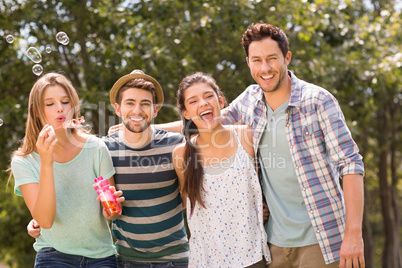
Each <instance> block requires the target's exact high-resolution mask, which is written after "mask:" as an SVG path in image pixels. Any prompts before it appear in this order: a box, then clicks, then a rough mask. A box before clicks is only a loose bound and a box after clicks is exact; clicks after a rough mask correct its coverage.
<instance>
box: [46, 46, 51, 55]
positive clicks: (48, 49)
mask: <svg viewBox="0 0 402 268" xmlns="http://www.w3.org/2000/svg"><path fill="white" fill-rule="evenodd" d="M45 51H46V53H48V54H49V53H50V52H52V48H51V47H50V46H46V49H45Z"/></svg>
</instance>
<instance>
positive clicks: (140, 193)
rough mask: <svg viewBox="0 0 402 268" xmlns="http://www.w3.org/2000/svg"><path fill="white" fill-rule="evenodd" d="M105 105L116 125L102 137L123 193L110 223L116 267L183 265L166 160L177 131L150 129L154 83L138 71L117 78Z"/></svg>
mask: <svg viewBox="0 0 402 268" xmlns="http://www.w3.org/2000/svg"><path fill="white" fill-rule="evenodd" d="M110 103H111V104H112V105H113V106H114V108H115V111H116V114H117V115H118V116H119V117H121V119H122V129H121V130H120V131H118V132H116V133H114V134H112V135H109V136H107V137H106V138H105V143H106V145H107V147H108V149H109V151H110V153H111V156H112V160H113V165H114V167H115V169H116V174H115V183H116V188H117V189H119V190H122V191H123V192H124V197H125V202H123V203H122V215H121V217H120V218H119V219H117V220H115V221H113V223H112V228H113V235H114V236H115V238H116V240H117V242H116V249H117V253H118V260H119V266H120V267H126V268H128V267H159V268H165V267H166V268H167V267H187V265H188V249H189V248H188V241H187V235H186V231H185V227H184V221H183V213H182V209H183V208H182V201H181V196H180V192H179V184H178V180H177V175H176V172H175V171H174V168H173V164H172V152H173V148H174V147H175V146H176V145H177V144H179V143H181V142H182V141H183V137H182V136H181V135H179V134H177V133H171V132H167V131H164V130H160V129H154V128H153V127H151V122H152V120H153V119H154V118H155V117H156V115H157V114H158V111H159V109H160V108H161V107H162V105H163V91H162V88H161V86H160V84H159V83H158V82H157V81H156V80H155V79H154V78H153V77H151V76H149V75H146V74H145V73H143V72H142V71H140V70H135V71H133V72H132V73H130V74H128V75H125V76H123V77H121V78H120V79H119V80H117V82H116V83H115V84H114V86H113V88H112V90H111V91H110Z"/></svg>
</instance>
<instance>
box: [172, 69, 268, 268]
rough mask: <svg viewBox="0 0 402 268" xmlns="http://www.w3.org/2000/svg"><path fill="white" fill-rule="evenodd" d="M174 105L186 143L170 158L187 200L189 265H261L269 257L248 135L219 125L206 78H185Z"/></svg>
mask: <svg viewBox="0 0 402 268" xmlns="http://www.w3.org/2000/svg"><path fill="white" fill-rule="evenodd" d="M177 103H178V107H179V109H180V110H181V113H182V115H183V117H184V118H185V122H184V130H183V133H184V134H185V136H186V143H185V144H181V145H179V146H178V147H176V148H175V150H174V152H173V156H174V164H175V169H176V172H177V174H178V177H179V180H180V184H181V188H182V194H183V197H185V196H187V199H188V201H189V205H188V206H187V210H188V211H187V220H188V225H189V229H190V233H191V238H190V259H189V266H190V267H265V260H264V258H265V259H266V260H270V257H269V252H268V246H267V238H266V233H265V230H264V226H263V205H262V204H263V202H262V191H261V186H260V184H259V181H258V178H257V174H256V171H255V166H254V160H253V158H252V157H253V156H254V152H253V147H252V144H253V143H252V134H251V131H249V128H248V127H244V126H242V127H234V126H230V127H224V126H223V125H222V124H221V121H220V110H221V108H223V106H224V99H223V97H222V93H221V91H220V89H219V87H218V86H217V85H216V83H215V80H214V79H213V78H212V77H210V76H208V75H206V74H203V73H195V74H193V75H190V76H187V77H185V78H184V79H183V80H182V82H181V83H180V86H179V89H178V92H177ZM192 134H196V135H195V136H194V137H192V138H190V135H192ZM183 199H185V198H183Z"/></svg>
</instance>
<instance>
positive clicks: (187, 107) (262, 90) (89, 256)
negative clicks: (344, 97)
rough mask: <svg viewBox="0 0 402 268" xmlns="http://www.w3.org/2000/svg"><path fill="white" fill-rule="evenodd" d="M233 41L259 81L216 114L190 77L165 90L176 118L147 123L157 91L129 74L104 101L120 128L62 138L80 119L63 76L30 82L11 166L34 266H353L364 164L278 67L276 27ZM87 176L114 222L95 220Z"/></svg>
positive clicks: (283, 46)
mask: <svg viewBox="0 0 402 268" xmlns="http://www.w3.org/2000/svg"><path fill="white" fill-rule="evenodd" d="M241 43H242V46H243V49H244V51H245V53H246V60H247V64H248V67H249V69H250V72H251V76H252V77H253V79H254V80H255V82H256V83H257V84H253V85H250V86H249V87H248V88H247V89H246V90H245V91H244V92H243V93H242V94H241V95H239V96H238V97H237V98H236V99H235V100H234V101H232V102H231V103H230V105H229V106H228V107H225V103H226V100H225V97H224V95H223V93H222V92H221V90H220V88H219V86H218V85H217V83H216V81H215V80H214V79H213V78H212V77H211V76H210V75H208V74H205V73H201V72H197V73H193V74H190V75H188V76H186V77H185V78H184V79H183V80H182V81H181V83H180V85H179V88H178V91H177V107H178V108H179V110H180V112H181V116H182V119H183V120H182V121H181V122H179V121H177V122H172V123H167V124H160V125H153V124H151V123H152V121H153V119H154V118H155V117H156V116H157V114H158V112H159V111H160V109H161V107H162V105H163V103H164V95H163V90H162V87H161V85H160V84H159V83H158V81H157V80H156V79H154V78H153V77H151V76H149V75H147V74H145V73H144V72H142V71H141V70H134V71H133V72H132V73H130V74H127V75H125V76H123V77H121V78H120V79H118V80H117V82H116V83H115V84H114V86H113V88H112V89H111V91H110V102H111V105H112V106H114V108H115V112H116V115H117V116H119V117H120V118H121V121H122V124H121V126H120V128H119V129H118V130H117V131H116V132H114V133H112V134H109V135H108V136H106V137H103V138H98V137H95V136H94V135H90V134H87V133H83V132H81V131H77V130H76V129H65V128H63V123H64V122H65V121H67V120H71V119H78V118H79V116H80V109H79V98H78V94H77V91H76V90H75V88H74V87H73V86H72V84H71V82H70V81H69V80H68V79H67V78H66V77H65V76H64V75H62V74H59V73H56V72H50V73H47V74H45V75H43V76H41V77H40V78H39V79H38V80H37V82H36V83H35V84H34V86H33V87H32V90H31V92H30V96H29V107H28V118H27V122H26V134H25V137H24V139H23V141H22V145H21V147H20V148H18V150H17V151H15V152H14V154H13V157H12V160H11V168H12V175H13V176H14V179H15V193H16V194H18V195H22V196H23V198H24V201H25V203H26V205H27V207H28V209H29V211H30V212H31V215H32V217H33V220H32V221H31V222H30V223H29V224H28V233H29V234H30V235H31V236H33V237H35V238H36V241H35V243H34V249H35V250H36V251H37V255H36V259H35V267H91V268H92V267H94V268H95V267H127V268H128V267H138V268H141V267H157V268H165V267H269V268H275V267H364V253H363V252H364V245H363V239H362V216H363V198H364V197H363V175H364V167H363V162H362V157H361V155H360V154H359V150H358V147H357V145H356V143H355V142H354V140H353V138H352V136H351V133H350V131H349V129H348V127H347V124H346V122H345V118H344V116H343V114H342V111H341V109H340V107H339V104H338V102H337V101H336V99H335V98H334V96H332V95H331V94H330V93H329V92H328V91H326V90H325V89H323V88H321V87H319V86H316V85H314V84H311V83H308V82H305V81H303V80H301V79H299V78H297V77H296V76H295V75H294V74H293V72H291V71H289V70H288V67H287V66H288V64H289V63H290V61H291V52H290V51H289V42H288V39H287V37H286V35H285V33H284V32H283V31H282V30H281V29H279V28H278V27H276V26H273V25H271V24H266V23H263V22H259V23H255V24H252V25H250V26H249V27H248V28H247V30H246V31H245V32H244V34H243V36H242V40H241ZM99 176H102V177H104V178H107V179H108V180H109V183H110V184H111V185H112V186H111V187H110V189H111V190H112V191H113V192H114V195H115V197H116V198H117V201H118V202H119V203H120V205H121V207H122V213H121V215H120V214H115V215H112V216H110V217H107V215H106V214H105V213H104V212H103V209H102V205H101V203H100V202H99V198H98V197H97V193H96V192H95V190H94V189H93V187H92V184H93V182H94V179H95V178H96V177H99ZM268 211H269V216H268ZM109 221H111V230H110V227H109ZM187 226H188V228H186V227H187ZM112 234H113V236H112ZM113 237H114V238H113Z"/></svg>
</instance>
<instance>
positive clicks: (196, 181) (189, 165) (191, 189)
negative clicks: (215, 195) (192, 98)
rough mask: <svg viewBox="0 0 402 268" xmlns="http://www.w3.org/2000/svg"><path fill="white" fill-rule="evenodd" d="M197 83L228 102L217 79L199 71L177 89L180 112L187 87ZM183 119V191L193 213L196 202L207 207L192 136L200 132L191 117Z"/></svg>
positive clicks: (201, 172) (182, 108)
mask: <svg viewBox="0 0 402 268" xmlns="http://www.w3.org/2000/svg"><path fill="white" fill-rule="evenodd" d="M195 84H207V85H209V86H210V87H211V88H212V89H213V90H214V91H215V93H216V95H217V96H219V97H222V98H223V99H224V103H225V104H226V100H225V96H224V95H223V93H222V91H221V90H220V88H219V86H218V85H217V84H216V81H215V79H214V78H213V77H212V76H210V75H208V74H205V73H202V72H197V73H194V74H192V75H188V76H186V77H185V78H183V80H182V81H181V82H180V85H179V89H178V90H177V94H176V100H177V107H178V108H179V109H180V112H183V111H184V110H186V107H185V105H184V92H185V91H186V89H187V88H189V87H191V86H193V85H195ZM182 120H183V134H184V136H185V138H186V145H185V149H184V177H185V182H184V185H183V192H184V193H186V194H187V196H188V198H189V199H190V208H191V214H192V213H193V211H194V207H195V204H196V202H198V203H199V204H200V205H201V206H203V207H204V208H205V206H204V203H203V202H202V198H201V189H203V180H204V178H203V168H202V165H201V164H200V162H199V159H198V153H197V149H196V147H195V144H193V143H192V142H191V136H192V135H195V134H199V130H198V128H197V126H196V125H195V124H194V122H193V121H192V120H191V119H190V120H188V119H186V118H185V117H184V116H183V115H182Z"/></svg>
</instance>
